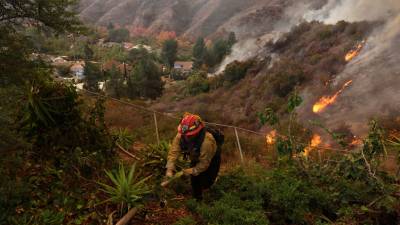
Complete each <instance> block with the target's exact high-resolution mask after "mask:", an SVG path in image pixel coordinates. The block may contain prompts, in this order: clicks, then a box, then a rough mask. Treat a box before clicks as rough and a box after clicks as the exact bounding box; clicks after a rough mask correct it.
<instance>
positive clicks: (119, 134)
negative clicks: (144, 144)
mask: <svg viewBox="0 0 400 225" xmlns="http://www.w3.org/2000/svg"><path fill="white" fill-rule="evenodd" d="M113 136H114V137H115V139H116V143H117V144H119V145H120V146H122V147H123V148H125V149H127V148H129V147H130V146H132V144H133V135H132V134H131V132H130V131H129V130H128V129H126V128H120V129H117V130H114V131H113Z"/></svg>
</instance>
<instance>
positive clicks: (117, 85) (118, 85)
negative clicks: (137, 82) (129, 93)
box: [106, 65, 125, 98]
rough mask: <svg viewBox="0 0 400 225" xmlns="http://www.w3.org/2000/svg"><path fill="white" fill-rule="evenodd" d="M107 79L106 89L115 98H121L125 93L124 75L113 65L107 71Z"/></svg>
mask: <svg viewBox="0 0 400 225" xmlns="http://www.w3.org/2000/svg"><path fill="white" fill-rule="evenodd" d="M108 78H109V81H108V82H107V83H106V91H107V92H108V93H111V95H112V96H114V97H116V98H121V97H122V96H123V95H124V93H125V85H124V81H125V79H124V75H123V74H122V73H121V72H120V71H119V70H118V68H117V67H116V66H115V65H113V66H112V67H111V70H110V71H108Z"/></svg>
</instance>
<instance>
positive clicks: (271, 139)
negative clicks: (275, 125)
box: [266, 130, 276, 145]
mask: <svg viewBox="0 0 400 225" xmlns="http://www.w3.org/2000/svg"><path fill="white" fill-rule="evenodd" d="M266 139H267V144H268V145H273V144H275V141H276V130H273V131H271V132H269V133H268V134H267V136H266Z"/></svg>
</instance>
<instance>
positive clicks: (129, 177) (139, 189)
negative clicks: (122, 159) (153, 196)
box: [99, 164, 151, 213]
mask: <svg viewBox="0 0 400 225" xmlns="http://www.w3.org/2000/svg"><path fill="white" fill-rule="evenodd" d="M105 172H106V174H107V176H108V178H109V179H110V181H111V182H112V185H108V184H104V183H99V184H100V185H101V186H102V188H103V189H102V191H103V192H104V193H106V194H107V195H108V197H109V198H108V199H107V200H106V201H104V202H111V203H115V204H118V205H119V209H120V212H121V213H122V212H124V211H126V210H129V209H130V208H132V207H133V206H134V205H135V204H137V203H138V202H139V201H140V200H141V199H142V198H143V196H145V195H146V194H148V193H150V189H149V187H148V186H147V185H146V183H145V182H146V181H147V180H148V179H149V178H150V177H151V176H148V177H146V178H143V179H140V177H139V176H140V174H139V173H138V172H137V171H136V164H134V165H132V167H131V168H130V170H129V171H126V170H125V167H124V165H122V164H120V165H119V168H118V171H115V172H111V171H105Z"/></svg>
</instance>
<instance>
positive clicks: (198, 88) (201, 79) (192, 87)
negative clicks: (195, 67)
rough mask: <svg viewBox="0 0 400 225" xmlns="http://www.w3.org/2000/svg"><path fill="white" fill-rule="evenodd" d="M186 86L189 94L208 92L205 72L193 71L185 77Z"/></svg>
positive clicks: (208, 85)
mask: <svg viewBox="0 0 400 225" xmlns="http://www.w3.org/2000/svg"><path fill="white" fill-rule="evenodd" d="M186 88H187V92H188V93H189V94H190V95H198V94H200V93H204V92H208V91H209V90H210V84H209V81H208V79H207V74H206V73H204V72H194V74H192V75H190V76H189V77H188V78H187V79H186Z"/></svg>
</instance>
